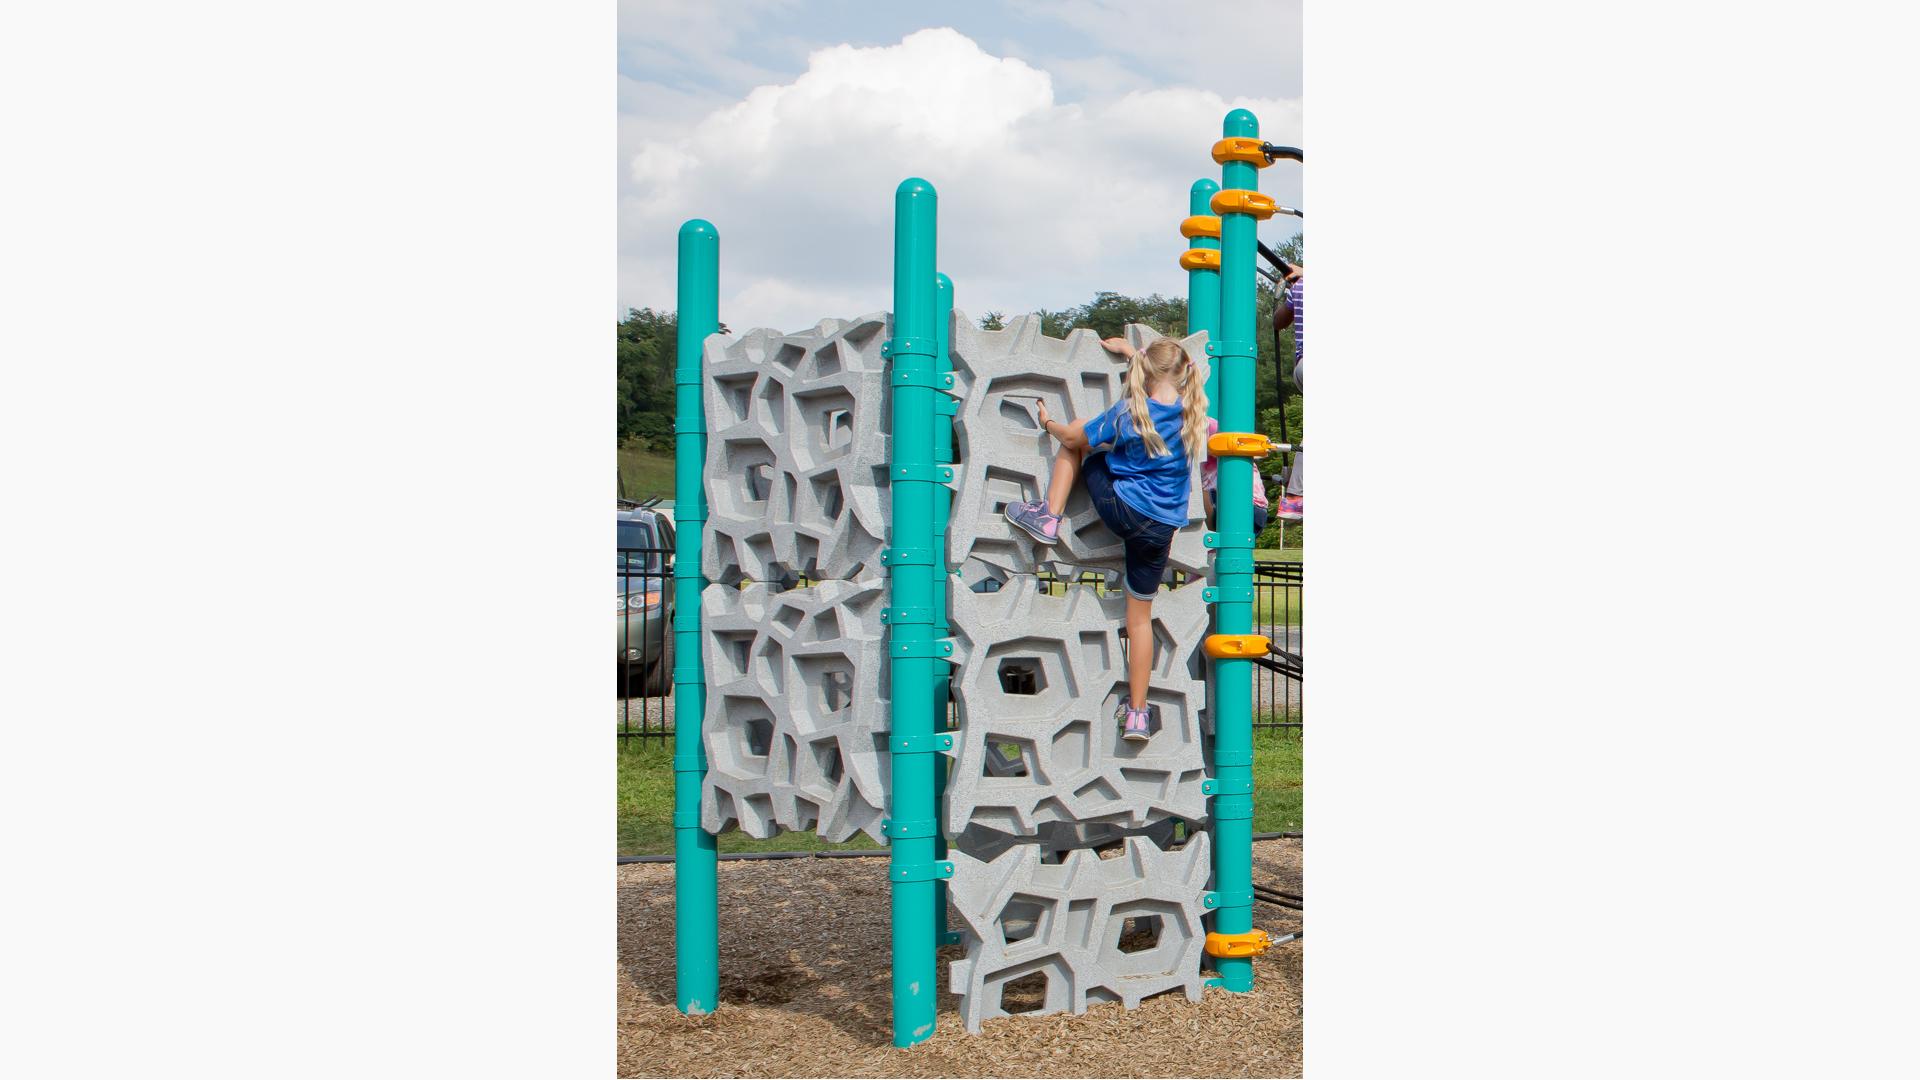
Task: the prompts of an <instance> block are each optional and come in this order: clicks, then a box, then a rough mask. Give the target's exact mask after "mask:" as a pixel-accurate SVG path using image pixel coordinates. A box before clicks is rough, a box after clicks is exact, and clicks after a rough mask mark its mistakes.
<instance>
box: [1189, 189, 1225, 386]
mask: <svg viewBox="0 0 1920 1080" xmlns="http://www.w3.org/2000/svg"><path fill="white" fill-rule="evenodd" d="M1219 190H1220V185H1219V184H1216V183H1214V182H1213V181H1211V180H1208V179H1205V178H1204V177H1203V178H1201V179H1199V180H1195V181H1194V182H1193V187H1192V188H1191V189H1189V191H1188V195H1187V213H1188V214H1189V215H1191V216H1198V215H1203V214H1204V215H1211V214H1212V213H1213V195H1214V193H1215V192H1217V191H1219ZM1187 244H1188V246H1190V247H1196V248H1205V249H1207V250H1210V251H1218V250H1220V241H1219V240H1218V239H1217V238H1215V237H1211V236H1196V237H1193V238H1192V239H1190V240H1188V241H1187ZM1202 331H1205V332H1206V335H1207V340H1208V341H1209V342H1214V341H1219V340H1220V271H1218V270H1189V271H1187V333H1189V334H1198V333H1200V332H1202ZM1207 415H1208V416H1212V417H1216V418H1217V417H1218V416H1219V415H1220V365H1219V364H1208V365H1207Z"/></svg>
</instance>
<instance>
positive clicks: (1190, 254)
mask: <svg viewBox="0 0 1920 1080" xmlns="http://www.w3.org/2000/svg"><path fill="white" fill-rule="evenodd" d="M1180 269H1182V270H1218V269H1220V253H1219V252H1218V251H1215V250H1213V249H1212V248H1188V249H1187V250H1185V251H1183V252H1181V253H1180Z"/></svg>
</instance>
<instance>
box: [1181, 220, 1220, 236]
mask: <svg viewBox="0 0 1920 1080" xmlns="http://www.w3.org/2000/svg"><path fill="white" fill-rule="evenodd" d="M1180 235H1181V236H1184V237H1186V238H1187V239H1189V240H1191V239H1193V238H1194V237H1196V236H1211V237H1213V238H1214V239H1215V240H1218V239H1220V219H1219V218H1217V217H1214V216H1213V215H1212V214H1195V215H1193V216H1192V217H1190V218H1188V219H1186V220H1185V221H1182V222H1181V223H1180Z"/></svg>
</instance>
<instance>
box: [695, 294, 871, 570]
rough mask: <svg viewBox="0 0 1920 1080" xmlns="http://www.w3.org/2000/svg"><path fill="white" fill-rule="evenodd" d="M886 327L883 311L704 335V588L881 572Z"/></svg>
mask: <svg viewBox="0 0 1920 1080" xmlns="http://www.w3.org/2000/svg"><path fill="white" fill-rule="evenodd" d="M890 324H891V320H890V318H889V316H888V315H886V314H885V313H884V312H883V313H877V314H873V315H866V316H862V317H861V318H858V319H853V320H850V321H849V320H844V319H826V320H823V321H821V322H820V324H819V325H817V326H815V327H814V328H813V329H811V330H806V331H802V332H800V333H797V334H781V333H778V332H777V331H773V330H754V331H751V332H749V333H746V334H742V335H740V336H739V338H738V339H737V340H736V339H735V338H732V337H729V336H727V335H725V334H714V335H713V336H711V337H709V338H708V339H707V342H706V358H705V362H706V371H707V382H706V387H705V390H704V393H705V399H706V410H707V428H708V436H707V464H706V477H707V503H708V509H707V513H708V518H707V540H706V544H705V545H704V552H705V561H704V566H703V570H704V572H705V573H706V575H707V579H708V580H709V581H714V582H718V583H720V584H725V585H732V584H737V583H738V582H740V581H742V580H748V581H764V582H786V581H791V580H792V579H793V578H794V577H796V576H798V575H805V576H807V577H810V578H813V579H815V580H819V579H823V578H859V577H872V576H878V575H879V574H880V573H881V566H880V550H881V548H883V547H885V546H886V535H887V527H886V506H887V501H886V500H887V475H886V473H887V437H888V431H889V430H890V423H889V418H888V415H887V406H888V394H887V372H886V363H885V361H884V360H883V359H882V358H881V356H880V346H881V345H882V344H884V343H885V341H886V339H887V336H888V334H889V333H890V332H891V331H890Z"/></svg>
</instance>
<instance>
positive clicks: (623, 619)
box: [614, 503, 673, 698]
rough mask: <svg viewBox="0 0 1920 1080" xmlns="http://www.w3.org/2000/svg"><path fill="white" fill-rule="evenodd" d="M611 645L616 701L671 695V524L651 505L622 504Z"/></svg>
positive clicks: (619, 512) (619, 520) (619, 513)
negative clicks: (617, 687) (618, 698)
mask: <svg viewBox="0 0 1920 1080" xmlns="http://www.w3.org/2000/svg"><path fill="white" fill-rule="evenodd" d="M616 517H617V522H618V529H619V534H618V547H619V567H618V579H617V581H616V582H615V584H616V585H617V587H618V593H619V595H618V598H617V605H618V606H617V612H618V619H619V622H618V625H617V630H616V640H615V642H614V644H615V648H616V652H617V653H618V659H617V662H616V665H615V667H616V671H617V673H618V676H619V684H620V696H621V697H623V698H624V697H665V696H666V695H667V694H669V693H671V692H672V691H673V522H672V520H671V519H669V518H668V517H667V516H666V515H665V514H662V513H660V512H659V511H658V510H657V509H655V508H654V507H653V506H650V505H647V504H643V503H622V504H621V505H620V509H619V510H618V512H617V515H616Z"/></svg>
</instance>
